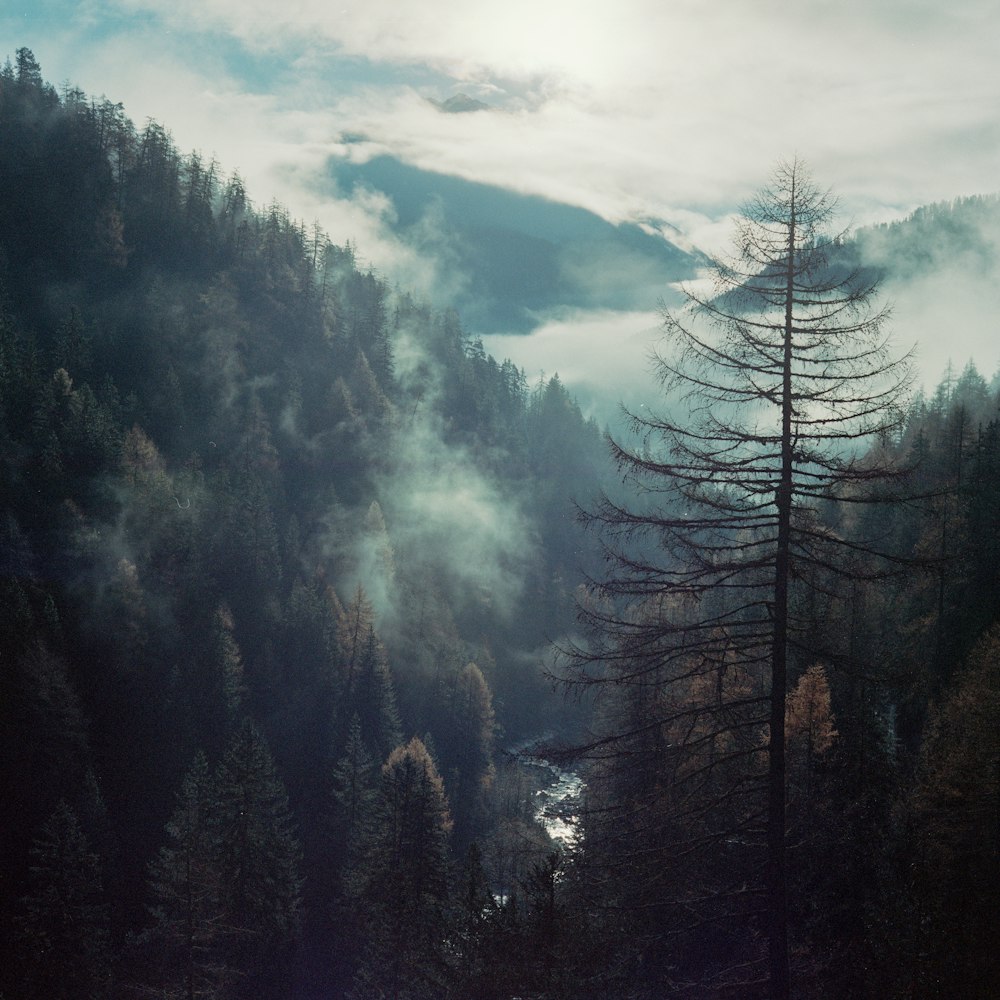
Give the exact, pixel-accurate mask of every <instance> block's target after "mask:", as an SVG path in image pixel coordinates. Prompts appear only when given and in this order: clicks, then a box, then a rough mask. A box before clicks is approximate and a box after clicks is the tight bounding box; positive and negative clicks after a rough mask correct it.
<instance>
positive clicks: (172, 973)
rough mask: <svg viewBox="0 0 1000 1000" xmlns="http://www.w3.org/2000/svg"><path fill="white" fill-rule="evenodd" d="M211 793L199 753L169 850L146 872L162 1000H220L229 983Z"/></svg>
mask: <svg viewBox="0 0 1000 1000" xmlns="http://www.w3.org/2000/svg"><path fill="white" fill-rule="evenodd" d="M214 792H215V789H214V785H213V782H212V778H211V774H210V772H209V767H208V761H207V759H206V758H205V755H204V754H202V753H199V754H198V755H197V756H196V758H195V760H194V763H193V764H192V766H191V769H190V771H188V773H187V775H186V776H185V777H184V781H183V783H182V784H181V789H180V793H179V795H178V800H177V808H176V809H175V810H174V814H173V816H172V817H171V818H170V821H169V822H168V823H167V827H166V832H167V836H168V837H169V843H168V844H167V845H166V846H164V847H163V848H161V850H160V853H159V856H158V857H157V859H156V860H155V861H154V862H153V864H152V865H151V866H150V883H151V888H152V893H153V898H154V903H153V906H152V913H153V917H154V919H155V925H154V927H153V929H152V931H151V939H152V943H153V948H154V951H155V954H157V955H158V956H159V957H160V958H161V960H162V962H163V980H162V983H161V987H162V989H163V995H164V996H169V997H178V998H181V997H183V998H184V1000H195V998H199V997H217V996H221V995H222V993H221V991H222V989H223V987H224V985H225V983H226V982H227V980H229V979H230V978H231V976H232V975H233V970H232V969H231V968H230V966H229V964H228V960H227V954H226V945H227V938H228V937H229V935H230V934H231V924H230V922H229V920H228V918H227V914H226V911H225V909H224V904H223V895H224V893H223V885H222V874H221V871H220V866H219V842H218V831H217V828H216V824H215V817H214V815H213V810H214V807H215V798H214Z"/></svg>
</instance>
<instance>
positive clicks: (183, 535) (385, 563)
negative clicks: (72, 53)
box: [0, 49, 1000, 1000]
mask: <svg viewBox="0 0 1000 1000" xmlns="http://www.w3.org/2000/svg"><path fill="white" fill-rule="evenodd" d="M251 194H259V193H256V192H248V191H246V190H245V186H244V184H243V183H242V181H241V179H240V177H239V175H238V174H235V173H234V174H228V175H227V174H225V173H224V172H223V169H222V168H221V167H220V165H219V164H217V163H215V162H212V161H208V160H206V159H205V158H204V157H202V156H201V155H199V154H197V153H190V154H186V155H185V154H182V153H181V152H180V151H178V150H177V148H176V147H175V145H174V143H173V140H172V138H171V136H170V134H169V132H168V131H167V130H166V128H165V127H164V126H163V125H160V124H158V123H156V122H152V121H150V122H147V123H146V124H145V125H143V126H142V127H138V126H136V125H135V124H134V123H133V122H131V121H130V120H129V118H128V117H127V116H126V113H125V110H124V108H123V107H122V106H121V105H120V104H115V103H112V102H111V101H109V100H107V99H92V98H90V97H88V96H87V95H85V94H83V93H82V92H80V91H79V90H76V89H73V88H72V87H69V86H66V87H64V88H63V89H62V90H61V91H57V90H56V89H54V88H53V87H52V86H51V85H49V84H48V83H46V82H45V80H44V79H43V76H42V73H41V70H40V68H39V66H38V65H37V63H36V61H35V59H34V57H33V55H32V53H31V52H30V51H28V50H26V49H20V50H18V51H17V53H16V55H15V58H14V61H13V63H11V62H10V61H8V63H7V64H6V66H5V67H4V68H3V69H2V71H0V504H2V521H0V532H2V543H0V615H2V627H0V781H2V785H0V789H2V800H0V801H2V809H3V816H2V821H0V857H2V858H3V869H2V874H0V940H2V942H3V944H2V946H0V949H2V955H0V997H4V998H7V1000H15V998H39V1000H41V998H58V997H67V998H84V997H90V998H95V1000H96V998H112V997H114V998H118V997H121V998H138V997H185V998H189V1000H193V998H195V997H202V998H226V997H229V998H242V997H255V998H256V997H261V998H275V1000H280V998H302V1000H307V998H337V997H345V998H351V1000H376V998H383V997H385V998H395V1000H403V998H414V1000H416V998H426V1000H437V998H441V1000H474V998H483V1000H489V998H496V1000H512V998H515V997H520V998H533V1000H550V998H551V1000H555V998H566V1000H568V998H571V997H572V998H586V997H589V998H594V1000H597V998H609V1000H614V998H621V1000H627V998H628V1000H653V998H660V997H678V998H690V1000H695V998H706V1000H707V998H716V997H718V998H721V997H761V998H763V997H766V996H768V995H770V994H769V992H768V980H767V977H766V975H765V974H764V973H763V972H762V969H763V968H765V966H764V965H762V963H764V955H765V953H766V950H767V944H768V940H769V935H770V938H773V933H771V932H769V930H768V927H767V924H766V916H765V915H764V914H763V910H762V906H761V895H760V890H759V886H758V883H759V876H760V857H759V855H758V851H757V848H758V846H759V844H758V840H759V831H758V830H757V828H756V827H757V824H756V817H757V812H756V805H755V799H754V796H755V794H756V792H755V791H754V790H753V789H754V788H755V787H756V786H755V782H756V781H757V779H758V778H759V774H758V771H759V762H758V758H759V757H760V756H761V748H766V747H767V745H768V723H767V720H766V718H765V719H764V721H763V722H762V721H761V720H760V719H759V717H758V716H757V715H756V714H755V713H754V712H752V711H749V710H748V706H750V705H752V704H754V703H755V702H756V701H757V700H758V697H757V696H758V694H759V691H758V686H759V684H760V678H759V676H758V675H757V673H755V672H754V670H753V669H751V667H750V666H748V664H747V663H745V662H742V661H740V660H739V659H738V658H733V657H730V656H729V654H728V653H722V654H717V652H714V653H713V654H712V657H709V656H707V655H706V656H703V657H702V659H701V660H700V661H699V666H698V667H697V668H696V669H695V668H692V667H691V666H690V657H688V659H685V660H680V659H676V660H674V659H671V658H669V657H668V658H666V659H663V660H658V661H657V663H656V668H655V669H653V670H643V671H636V670H629V669H625V670H619V669H617V667H616V657H615V648H616V647H614V645H613V643H612V644H610V645H606V646H601V639H600V637H599V636H594V635H591V634H590V633H588V632H587V631H586V629H587V626H588V625H589V626H594V625H595V624H596V625H601V624H605V625H606V624H607V623H608V622H612V621H617V622H618V623H620V624H621V623H624V625H625V626H626V627H627V628H632V626H634V625H635V624H636V623H638V624H640V625H641V626H642V630H651V631H652V632H655V633H656V634H657V637H658V639H657V641H659V640H660V639H662V637H663V635H664V634H665V633H666V632H668V631H669V630H668V629H665V628H663V627H662V623H663V621H665V620H666V619H667V618H671V620H675V619H682V618H683V617H684V614H687V610H686V606H685V607H682V605H683V601H682V599H681V598H680V597H678V596H676V595H674V594H672V593H671V592H670V591H669V589H663V590H662V591H660V592H658V593H656V594H654V595H650V594H649V593H646V594H644V595H643V597H644V602H643V605H642V609H641V611H640V612H636V610H635V607H634V606H629V605H627V602H624V600H623V598H624V597H626V596H627V595H626V594H624V592H619V593H615V592H614V589H613V588H611V589H608V587H607V586H602V584H601V581H602V580H605V579H606V577H607V574H608V572H609V569H608V566H609V565H611V566H612V567H613V566H614V565H615V559H616V558H618V559H619V560H620V559H621V556H622V553H621V552H620V551H619V552H618V553H617V556H616V555H615V553H614V551H613V549H614V544H613V543H614V539H613V538H612V539H610V540H609V538H608V537H607V533H606V532H605V533H604V534H602V532H601V531H600V530H598V531H596V532H595V531H588V530H586V528H587V523H588V522H589V523H590V524H591V526H594V517H593V514H592V513H590V514H588V513H587V512H588V511H590V512H592V511H593V510H594V509H595V508H594V506H593V505H594V504H595V503H597V501H595V500H594V498H596V497H598V496H600V495H601V494H602V493H603V495H604V496H605V497H606V500H605V503H606V504H610V505H611V507H610V508H606V509H614V510H618V511H625V510H626V509H635V508H634V507H633V508H628V504H630V503H633V504H636V503H637V504H638V505H639V507H638V509H639V511H640V514H639V515H638V516H639V517H640V519H641V518H646V519H647V523H648V519H649V517H650V510H651V509H652V508H650V506H649V502H650V501H655V499H656V494H655V491H653V492H649V491H646V492H643V491H641V490H640V491H639V493H638V499H637V500H636V499H631V500H630V499H629V495H630V485H629V484H628V483H625V484H623V483H622V476H621V474H620V472H619V469H620V467H621V465H622V457H623V455H625V454H633V455H634V456H636V457H638V458H640V459H642V456H643V454H645V453H643V452H642V450H641V447H640V446H637V447H636V450H635V451H633V452H628V451H627V449H626V448H625V446H621V445H618V446H616V447H617V448H618V451H617V453H616V452H615V451H614V450H611V449H609V448H608V445H607V443H606V441H605V440H604V437H603V435H602V433H601V431H600V429H599V428H598V427H597V426H596V425H595V424H594V423H593V422H592V421H588V420H587V419H586V418H585V416H584V415H583V414H582V413H581V411H580V408H579V407H578V405H577V404H576V402H575V401H574V399H573V397H572V395H571V393H570V392H569V391H567V388H566V387H565V386H564V385H563V384H562V383H561V382H560V380H559V378H558V376H555V375H552V376H550V377H543V378H540V379H538V380H537V381H535V382H529V380H528V378H527V377H526V375H525V373H524V372H523V371H521V370H519V369H518V368H517V367H516V366H515V365H514V364H512V363H511V362H510V361H503V362H498V361H497V360H496V359H495V358H493V357H491V356H490V355H489V354H487V353H486V351H485V350H484V348H483V344H482V343H481V342H480V341H479V340H476V339H475V338H471V337H469V336H468V335H467V334H466V333H465V331H464V330H463V328H462V324H461V321H460V318H459V317H458V316H457V315H456V314H454V313H451V312H439V311H435V310H434V309H432V308H430V307H429V306H427V305H426V304H425V303H423V302H421V301H420V300H419V299H418V298H417V297H415V296H413V295H412V294H409V293H408V292H407V291H406V290H401V289H398V288H394V287H391V286H390V285H389V284H388V283H387V282H386V280H385V279H384V278H383V277H381V276H380V275H379V274H378V272H377V271H376V270H375V269H374V268H372V267H370V266H366V265H365V264H364V263H363V262H362V259H361V257H360V255H359V251H358V249H357V248H355V247H353V246H352V245H351V244H350V242H345V243H343V244H338V243H336V242H333V240H331V238H330V236H329V235H328V234H326V233H325V232H323V231H322V230H321V229H320V227H319V226H317V225H309V224H307V223H304V222H301V221H298V220H295V219H293V218H291V217H290V215H289V213H288V212H287V210H285V209H284V208H283V207H282V206H281V205H278V204H275V203H270V204H266V205H263V204H259V203H256V202H254V201H252V200H251ZM984 204H985V205H986V207H987V208H990V207H991V206H992V205H993V203H992V202H989V203H984ZM977 205H978V203H977V202H963V203H960V204H959V205H956V206H951V207H942V208H940V209H938V210H937V211H936V212H935V213H925V214H924V215H922V216H921V217H920V220H918V221H920V222H921V224H922V225H924V226H925V228H927V233H928V235H927V239H928V240H930V239H932V238H933V237H932V233H931V228H932V227H931V222H932V221H933V219H932V216H933V218H938V219H941V220H944V222H945V224H946V225H948V226H950V227H951V229H953V230H958V229H960V228H961V225H962V220H963V219H965V218H966V217H967V216H968V215H969V214H970V213H972V214H975V211H976V209H977ZM979 207H983V206H982V205H980V206H979ZM935 231H936V230H935ZM891 235H892V234H890V236H891ZM874 238H875V237H873V236H869V239H874ZM904 339H905V338H904ZM998 405H1000V383H998V381H997V379H994V381H993V382H992V383H989V382H988V381H987V380H986V379H984V378H983V377H982V376H981V375H980V374H979V372H977V371H976V369H975V368H974V367H973V366H972V365H971V364H970V365H968V366H967V367H965V368H964V370H962V371H961V373H960V374H958V373H955V372H952V371H949V372H947V373H945V376H944V378H943V380H942V381H941V382H940V384H939V385H938V388H937V389H936V390H935V392H934V393H933V394H932V395H930V396H924V395H921V394H917V395H916V396H914V397H912V398H909V399H908V400H907V401H906V403H905V410H904V411H902V412H901V414H900V417H901V419H900V421H899V423H898V426H895V427H894V428H893V429H891V430H889V429H886V431H885V433H882V434H879V435H876V436H875V437H873V438H872V439H871V440H870V441H867V442H866V443H865V446H864V447H865V449H866V450H865V452H864V453H863V454H862V455H861V456H860V458H859V460H858V461H859V467H860V468H868V469H874V468H876V467H878V468H883V467H886V468H892V469H895V470H899V471H898V474H897V477H896V481H895V482H894V485H893V489H892V491H891V497H890V502H882V503H877V504H871V505H867V504H864V505H861V504H858V505H847V506H846V509H845V507H844V506H843V505H839V504H837V503H834V502H833V498H832V497H825V496H824V497H823V498H822V499H823V502H822V503H818V504H817V508H816V510H815V512H814V516H815V518H816V523H817V524H821V525H822V531H823V532H824V533H826V534H827V535H829V536H830V537H833V536H836V538H837V540H838V541H839V542H844V543H845V544H846V545H848V546H851V545H854V546H855V547H856V548H857V549H858V550H859V551H860V549H861V548H862V540H863V539H869V538H872V537H876V538H878V539H879V541H880V547H881V554H882V556H883V557H884V560H885V561H886V563H887V565H888V568H887V569H886V570H885V572H882V571H881V570H880V571H879V572H866V571H858V572H854V573H853V574H852V575H851V576H850V578H849V579H848V580H847V583H846V584H845V583H844V581H843V580H841V579H840V578H838V579H837V581H836V582H834V579H833V578H834V576H835V575H836V574H834V572H833V571H832V570H829V572H827V570H828V567H826V566H824V567H822V571H820V569H816V567H814V570H815V572H814V573H813V574H812V575H811V576H810V577H809V579H805V578H798V577H796V576H795V575H794V574H793V575H792V577H791V579H790V582H789V595H788V600H789V604H790V607H791V608H792V611H793V614H794V620H795V622H796V632H795V641H794V643H792V644H790V649H791V652H790V655H789V657H788V663H787V682H786V683H785V684H783V685H782V692H781V693H782V703H783V706H784V719H785V724H784V726H783V727H781V728H782V731H783V733H784V741H785V747H786V749H785V752H784V755H783V759H784V760H785V762H786V765H787V766H786V772H785V774H784V778H783V786H784V789H785V794H786V797H787V803H786V807H785V812H786V818H785V821H784V823H785V826H784V830H783V842H782V845H781V849H782V854H783V857H784V865H785V870H786V876H787V900H788V902H787V909H788V913H787V927H788V949H787V950H788V962H789V967H790V970H791V984H792V991H791V995H793V996H796V997H809V998H812V997H815V998H855V997H858V998H864V997H871V998H873V1000H874V998H878V1000H885V998H900V1000H902V998H911V1000H916V998H932V997H942V998H943V997H955V996H963V997H980V998H987V997H992V996H995V995H996V993H997V990H998V988H1000V969H998V959H997V956H998V955H1000V926H998V921H997V917H996V905H995V900H996V898H997V895H998V892H1000V736H998V733H1000V676H998V672H1000V609H998V605H997V596H998V594H1000V552H998V551H997V549H998V548H1000V413H998ZM647 429H648V428H647ZM616 459H617V463H618V464H617V467H616ZM643 460H644V459H643ZM852 468H853V467H852ZM626 478H628V477H626ZM577 505H579V507H578V506H577ZM716 508H717V509H718V503H716ZM581 510H582V511H583V512H584V516H583V517H582V518H581V517H580V511H581ZM676 516H677V518H682V517H686V516H687V512H686V510H682V511H679V512H677V514H676ZM598 527H600V526H599V525H598ZM631 558H632V559H633V561H636V560H641V559H643V558H645V555H644V554H640V555H633V556H632V557H631ZM860 558H861V557H859V559H860ZM861 561H862V562H863V559H862V560H861ZM619 564H620V563H619ZM726 586H727V585H726V583H725V582H724V581H723V580H722V579H721V578H720V581H719V583H718V585H717V586H716V587H715V588H714V590H715V593H713V595H711V597H710V599H711V600H712V601H715V602H718V606H719V607H720V608H721V609H722V610H720V611H713V612H712V614H714V615H716V620H717V621H721V617H719V616H721V615H724V614H729V613H730V610H731V609H727V606H726V601H727V600H729V598H728V597H727V596H725V593H724V591H725V590H726ZM652 598H655V603H656V609H655V611H654V610H651V609H652V603H651V601H652ZM706 600H708V599H706ZM616 601H618V602H619V603H618V604H615V602H616ZM609 602H610V606H609ZM671 602H674V603H671ZM714 606H715V605H713V607H714ZM664 609H666V610H664ZM682 612H683V613H682ZM637 614H638V616H639V617H636V615H637ZM685 620H686V619H685ZM701 620H705V619H704V615H703V618H702V619H701ZM720 627H721V626H720ZM640 631H641V630H640ZM635 634H640V633H639V632H636V633H635ZM642 634H645V632H643V633H642ZM713 635H714V633H713ZM567 637H568V638H567ZM619 638H620V635H619ZM713 641H714V640H713ZM723 645H724V644H723ZM713 648H714V647H713ZM720 648H721V647H720ZM581 650H582V651H583V653H584V655H583V656H582V657H581V655H580V653H581ZM567 651H568V655H567ZM602 652H607V653H609V655H608V657H607V658H606V659H605V660H604V661H603V662H602V660H601V655H600V654H601V653H602ZM632 652H634V650H633V651H632ZM687 652H688V653H690V650H688V651H687ZM630 655H632V654H631V653H630ZM630 662H631V661H630ZM581 664H582V665H583V666H582V667H581ZM677 664H680V666H679V667H677ZM675 667H676V669H675ZM581 670H582V671H583V673H582V674H581ZM581 677H582V678H583V679H584V681H585V682H584V683H581ZM591 682H593V683H591ZM786 689H787V697H786V696H785V695H786ZM772 727H773V721H772ZM540 741H544V742H545V743H546V745H545V746H544V747H543V748H542V749H544V752H545V753H546V754H547V755H548V757H549V758H550V759H560V760H561V761H562V762H563V765H564V766H570V765H572V766H573V767H575V768H576V769H577V771H578V773H579V775H580V776H581V777H582V778H583V780H584V782H585V785H586V789H587V791H586V795H585V798H584V801H583V803H582V807H581V809H580V812H579V816H578V818H577V819H576V836H575V839H574V841H573V843H572V844H571V845H569V846H567V845H565V844H563V845H560V844H558V843H557V842H555V841H553V840H552V839H551V837H550V836H549V835H548V833H547V832H546V829H545V828H544V827H543V825H541V824H540V823H539V821H538V810H537V795H536V793H537V791H538V789H539V785H540V783H541V782H542V781H543V780H544V779H543V776H544V774H545V773H546V772H545V770H544V769H542V768H539V767H537V766H534V765H533V763H532V760H531V759H530V757H529V756H527V755H525V754H524V753H514V752H512V750H513V748H514V747H516V746H518V745H524V744H526V743H530V744H532V745H534V746H535V747H536V748H538V747H540V746H541V742H540ZM772 756H773V755H772ZM748 762H750V763H748ZM772 839H773V838H772Z"/></svg>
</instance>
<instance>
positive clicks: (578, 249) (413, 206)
mask: <svg viewBox="0 0 1000 1000" xmlns="http://www.w3.org/2000/svg"><path fill="white" fill-rule="evenodd" d="M331 174H332V179H333V180H334V182H335V183H336V185H337V188H338V189H339V191H340V192H341V193H342V194H343V195H344V196H347V197H350V196H351V195H352V194H354V193H355V192H357V191H359V190H364V189H369V190H374V191H378V192H381V193H382V194H384V195H386V196H388V197H389V198H390V199H391V200H392V203H393V205H394V207H395V213H396V218H395V222H394V230H395V233H396V235H397V236H398V237H399V238H400V239H402V240H403V241H404V242H406V243H409V244H411V245H413V246H414V247H415V248H417V249H419V250H420V252H421V253H423V254H426V253H431V254H436V255H437V256H438V257H439V259H447V261H448V264H449V266H450V267H454V268H457V269H458V270H459V271H460V272H461V275H462V276H463V278H464V279H465V280H464V282H462V285H463V288H462V290H461V291H460V292H459V293H458V295H457V300H456V301H455V302H454V304H455V306H456V307H457V308H458V310H459V312H460V313H461V316H462V320H463V322H464V323H465V325H466V326H467V327H468V328H469V330H470V331H472V332H474V333H500V332H504V333H527V332H529V331H530V330H531V329H533V328H534V327H535V326H536V325H537V322H538V317H539V316H540V315H542V314H545V313H550V312H553V311H556V310H559V309H562V308H588V309H602V308H606V309H655V308H656V305H657V302H658V300H659V298H660V297H661V296H662V295H663V294H664V293H665V291H666V289H667V288H668V286H669V285H670V284H671V283H672V282H676V281H678V280H681V279H683V278H687V277H691V276H692V275H693V274H694V273H695V271H696V269H697V267H698V266H699V264H700V262H701V258H700V257H698V256H697V255H695V254H692V253H689V252H687V251H685V250H682V249H681V248H679V247H678V246H676V245H674V244H673V243H671V242H669V240H668V239H666V238H665V237H662V236H660V235H657V234H656V233H655V232H651V231H649V230H648V229H647V228H646V227H643V226H639V225H636V224H634V223H623V224H620V225H614V224H612V223H610V222H608V221H606V220H605V219H602V218H601V217H600V216H598V215H596V214H594V213H593V212H590V211H587V210H586V209H584V208H579V207H576V206H572V205H567V204H562V203H559V202H554V201H549V200H547V199H545V198H541V197H538V196H534V195H525V194H519V193H517V192H514V191H510V190H506V189H504V188H500V187H496V186H491V185H488V184H480V183H476V182H473V181H467V180H463V179H461V178H458V177H453V176H449V175H446V174H440V173H435V172H433V171H429V170H421V169H419V168H417V167H413V166H410V165H408V164H406V163H403V162H402V161H401V160H399V159H396V158H394V157H391V156H378V157H374V158H373V159H371V160H369V161H368V162H366V163H360V164H359V163H350V162H347V161H335V162H334V163H333V164H332V165H331Z"/></svg>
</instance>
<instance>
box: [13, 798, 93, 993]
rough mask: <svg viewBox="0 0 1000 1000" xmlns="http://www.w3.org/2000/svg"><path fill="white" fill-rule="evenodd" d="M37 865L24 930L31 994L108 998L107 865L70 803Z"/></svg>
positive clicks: (45, 830) (35, 851) (43, 843)
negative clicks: (102, 866) (102, 864)
mask: <svg viewBox="0 0 1000 1000" xmlns="http://www.w3.org/2000/svg"><path fill="white" fill-rule="evenodd" d="M31 859H32V860H31V867H30V869H29V870H30V875H31V884H30V888H29V891H28V894H27V895H26V896H25V897H24V899H23V901H22V905H23V915H22V917H21V919H20V921H19V925H18V939H19V942H20V949H19V950H20V951H21V954H22V956H23V962H24V970H25V982H24V986H23V989H24V993H23V995H24V996H25V997H30V998H37V1000H45V998H56V1000H62V998H65V1000H78V998H84V1000H96V998H98V997H103V996H106V995H107V988H108V980H109V975H108V973H109V969H108V955H109V953H108V907H107V904H106V902H105V900H104V897H103V887H102V879H101V869H100V862H99V860H98V858H97V855H95V854H94V853H93V852H92V851H91V850H90V847H89V845H88V843H87V838H86V837H85V836H84V834H83V831H82V830H81V829H80V824H79V821H78V820H77V817H76V814H75V813H74V812H73V810H72V809H71V808H70V807H69V806H68V805H67V804H66V802H65V801H60V802H59V803H58V805H57V806H56V809H55V811H54V812H53V813H52V815H51V816H50V817H49V819H48V821H47V822H46V823H45V824H44V825H43V826H42V828H41V830H40V831H39V833H38V836H37V837H36V838H35V842H34V844H33V846H32V849H31Z"/></svg>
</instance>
